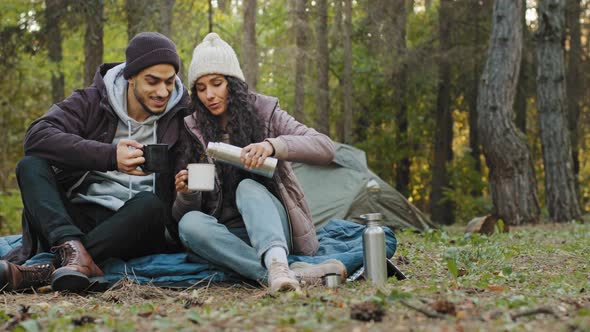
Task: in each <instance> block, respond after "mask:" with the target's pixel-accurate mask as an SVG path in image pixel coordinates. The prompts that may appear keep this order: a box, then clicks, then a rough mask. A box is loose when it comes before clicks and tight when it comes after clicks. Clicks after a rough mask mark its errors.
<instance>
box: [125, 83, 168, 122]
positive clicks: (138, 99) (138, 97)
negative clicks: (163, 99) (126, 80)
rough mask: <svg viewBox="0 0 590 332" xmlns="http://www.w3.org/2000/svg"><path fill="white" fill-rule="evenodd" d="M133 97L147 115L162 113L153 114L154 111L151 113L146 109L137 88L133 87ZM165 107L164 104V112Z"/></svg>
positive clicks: (146, 106) (155, 113)
mask: <svg viewBox="0 0 590 332" xmlns="http://www.w3.org/2000/svg"><path fill="white" fill-rule="evenodd" d="M133 95H134V96H135V99H136V100H137V102H139V104H140V105H141V107H143V110H144V111H146V112H147V113H148V114H149V115H160V114H162V112H154V111H152V110H151V109H150V108H149V107H148V105H146V104H145V102H144V100H143V98H142V97H141V96H140V95H139V93H138V92H137V86H135V87H133ZM167 105H168V103H166V104H165V105H164V110H166V106H167Z"/></svg>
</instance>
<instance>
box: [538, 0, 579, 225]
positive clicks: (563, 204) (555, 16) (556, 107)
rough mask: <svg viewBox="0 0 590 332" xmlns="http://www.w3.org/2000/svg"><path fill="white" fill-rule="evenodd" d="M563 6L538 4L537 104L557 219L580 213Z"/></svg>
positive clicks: (545, 0) (544, 0) (553, 1)
mask: <svg viewBox="0 0 590 332" xmlns="http://www.w3.org/2000/svg"><path fill="white" fill-rule="evenodd" d="M564 8H565V0H541V1H539V2H538V7H537V13H538V15H537V16H538V17H539V30H538V31H537V36H536V37H537V38H536V40H537V63H538V65H537V104H538V107H539V124H540V126H541V142H542V147H543V164H544V166H545V192H546V196H547V207H548V209H549V216H550V218H551V220H553V221H556V222H565V221H571V220H574V219H579V218H580V216H581V212H580V206H579V204H578V196H577V195H576V188H575V186H574V172H573V168H572V151H571V147H570V138H569V134H568V131H567V121H566V109H565V107H566V101H565V98H566V94H565V60H564V49H563V46H562V45H563V44H562V43H563V40H564V37H565V32H564V27H565V24H564V23H565V22H564V21H565V15H564V13H565V11H564Z"/></svg>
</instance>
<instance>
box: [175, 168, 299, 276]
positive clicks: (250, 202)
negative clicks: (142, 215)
mask: <svg viewBox="0 0 590 332" xmlns="http://www.w3.org/2000/svg"><path fill="white" fill-rule="evenodd" d="M236 203H237V207H238V211H239V212H240V214H241V215H242V219H243V221H244V225H245V228H229V229H228V228H227V227H225V225H222V224H220V223H218V222H217V219H216V218H215V217H212V216H210V215H207V214H205V213H202V212H200V211H191V212H189V213H187V214H185V215H184V216H183V217H182V219H181V220H180V223H179V225H178V228H179V233H180V239H181V241H182V243H183V244H184V246H185V247H186V248H188V249H190V250H191V251H192V252H194V253H196V254H197V255H199V256H201V257H203V258H205V259H206V260H208V261H209V262H210V263H212V264H214V265H218V266H221V267H223V268H226V269H230V270H232V271H234V272H236V273H238V274H240V275H242V276H244V277H246V278H249V279H252V280H260V281H265V280H266V279H267V269H266V268H265V267H264V265H263V255H264V253H265V252H266V251H267V250H268V249H270V248H271V247H275V246H278V247H281V248H284V249H285V251H286V252H287V253H289V249H290V248H291V243H290V236H289V221H288V218H287V213H286V211H285V208H284V207H283V205H282V204H281V202H280V201H279V200H278V199H277V198H276V197H275V196H274V195H273V194H271V193H270V192H269V191H268V190H267V189H266V188H265V187H264V186H263V185H261V184H260V183H258V182H256V181H254V180H251V179H245V180H242V181H241V182H240V183H239V185H238V188H237V191H236Z"/></svg>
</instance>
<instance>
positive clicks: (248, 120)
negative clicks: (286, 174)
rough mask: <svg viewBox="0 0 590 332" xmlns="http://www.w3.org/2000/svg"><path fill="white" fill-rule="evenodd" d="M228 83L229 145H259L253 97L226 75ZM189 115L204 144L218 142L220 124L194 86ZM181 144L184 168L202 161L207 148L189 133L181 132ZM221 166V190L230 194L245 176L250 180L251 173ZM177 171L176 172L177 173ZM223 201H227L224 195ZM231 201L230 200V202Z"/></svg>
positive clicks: (260, 138) (258, 121) (260, 133)
mask: <svg viewBox="0 0 590 332" xmlns="http://www.w3.org/2000/svg"><path fill="white" fill-rule="evenodd" d="M225 79H226V80H227V92H228V94H227V108H226V112H227V113H228V117H229V119H228V123H227V127H226V128H225V130H226V132H227V133H228V134H229V137H230V144H232V145H235V146H239V147H245V146H246V145H248V144H251V143H258V142H262V141H263V140H264V139H265V138H266V137H265V134H264V126H263V122H262V119H260V117H259V116H258V114H257V112H256V109H255V108H254V101H255V96H254V94H252V93H250V92H249V91H248V85H247V84H246V82H244V81H242V80H240V79H237V78H235V77H232V76H225ZM191 110H192V114H191V116H192V117H193V118H194V119H195V121H196V123H197V127H198V128H199V129H200V131H201V134H202V135H203V139H204V140H205V144H208V143H209V142H220V141H221V139H222V135H223V130H222V128H221V127H220V124H219V118H218V117H217V116H215V115H213V114H211V112H209V110H208V109H207V107H206V106H205V105H204V104H203V103H202V102H201V100H200V99H199V96H198V94H197V90H196V86H195V85H194V86H192V87H191ZM181 136H184V137H181V142H184V143H185V144H186V146H184V147H183V148H182V150H184V153H183V156H182V157H181V161H182V164H183V165H188V164H189V163H193V162H202V161H203V160H204V158H205V150H204V149H206V146H202V145H201V144H200V143H199V142H197V141H196V139H195V138H194V137H193V136H192V135H191V134H190V133H188V130H183V131H182V132H181ZM217 166H218V167H222V172H223V174H224V178H223V180H224V187H225V188H224V189H229V192H234V191H235V186H237V184H238V183H239V181H240V180H241V179H243V178H246V177H253V176H252V175H251V173H248V172H245V171H240V170H239V169H237V168H235V167H233V166H228V165H220V164H218V165H217ZM177 171H178V170H177ZM254 178H256V179H258V180H259V181H262V182H266V181H264V179H260V178H259V177H254ZM226 198H229V197H227V196H226ZM232 201H233V199H232Z"/></svg>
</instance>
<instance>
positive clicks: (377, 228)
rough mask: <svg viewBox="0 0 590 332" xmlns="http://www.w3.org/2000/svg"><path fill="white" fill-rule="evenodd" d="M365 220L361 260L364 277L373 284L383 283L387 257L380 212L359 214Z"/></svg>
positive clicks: (385, 277)
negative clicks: (363, 267) (363, 265)
mask: <svg viewBox="0 0 590 332" xmlns="http://www.w3.org/2000/svg"><path fill="white" fill-rule="evenodd" d="M361 218H362V219H365V220H366V221H367V227H366V228H365V231H364V232H363V262H364V264H365V279H366V280H371V282H372V283H373V284H374V285H383V284H384V283H385V281H386V280H387V257H386V253H385V232H384V231H383V228H381V219H382V215H381V213H368V214H363V215H361Z"/></svg>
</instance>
